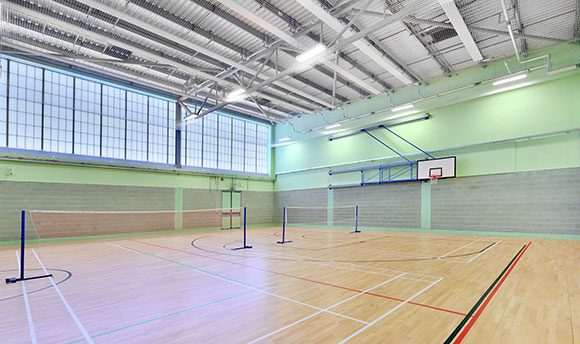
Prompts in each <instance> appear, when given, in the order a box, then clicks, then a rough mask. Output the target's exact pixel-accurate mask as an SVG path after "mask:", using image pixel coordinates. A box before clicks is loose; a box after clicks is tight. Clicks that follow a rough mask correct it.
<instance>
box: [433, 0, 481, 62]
mask: <svg viewBox="0 0 580 344" xmlns="http://www.w3.org/2000/svg"><path fill="white" fill-rule="evenodd" d="M439 3H440V4H441V7H442V8H443V11H445V14H446V15H447V18H449V20H450V21H451V24H453V28H454V29H455V31H456V32H457V35H459V38H460V39H461V41H462V42H463V45H464V46H465V49H467V52H468V53H469V56H471V59H472V60H473V61H475V62H479V61H481V60H483V55H481V51H479V48H478V47H477V44H476V43H475V40H474V39H473V36H471V33H470V32H469V29H468V28H467V24H465V20H464V19H463V17H462V16H461V12H459V9H458V8H457V6H456V5H455V0H439Z"/></svg>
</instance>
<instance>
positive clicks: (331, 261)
mask: <svg viewBox="0 0 580 344" xmlns="http://www.w3.org/2000/svg"><path fill="white" fill-rule="evenodd" d="M201 238H205V237H201ZM201 238H198V239H196V240H199V239H201ZM133 241H134V242H139V243H142V244H145V245H151V246H157V247H161V248H164V249H168V250H173V251H177V252H183V253H187V254H191V255H197V256H199V257H205V258H208V259H214V260H219V261H223V262H227V263H231V264H239V263H234V262H230V261H226V260H221V259H218V258H214V257H210V256H204V255H201V254H197V253H192V252H188V251H183V250H179V249H174V248H171V247H167V246H162V245H156V244H150V243H147V242H144V241H138V240H133ZM194 241H195V240H194ZM211 243H213V242H211ZM270 244H271V242H270ZM268 246H271V245H268ZM194 247H195V248H198V249H199V250H202V251H205V252H209V253H215V254H219V255H225V256H228V257H237V258H245V257H246V256H243V255H233V254H226V253H220V252H215V251H210V250H209V249H205V248H202V247H197V246H194ZM286 247H288V246H286ZM282 250H284V249H282ZM278 252H282V251H278ZM284 254H286V253H284ZM296 256H298V257H299V255H296ZM302 257H305V258H311V259H321V258H316V257H309V256H302ZM249 258H260V257H249ZM296 261H298V262H304V261H302V260H296ZM322 262H327V263H337V264H347V265H352V266H361V267H369V266H366V265H361V264H352V263H349V262H341V261H334V260H325V261H322ZM372 263H375V262H372ZM242 266H248V265H243V264H242ZM248 267H250V268H254V267H252V266H248ZM369 268H370V267H369ZM372 268H373V269H379V270H383V271H392V272H396V273H403V272H406V273H407V274H409V275H416V276H425V277H431V278H434V279H437V278H439V276H433V275H426V274H421V273H416V272H408V271H400V270H392V269H384V268H378V267H372ZM429 282H432V281H429Z"/></svg>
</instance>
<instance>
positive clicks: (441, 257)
mask: <svg viewBox="0 0 580 344" xmlns="http://www.w3.org/2000/svg"><path fill="white" fill-rule="evenodd" d="M479 240H480V239H477V240H475V241H472V242H470V243H468V244H465V245H463V246H461V247H459V248H456V249H455V250H453V251H451V252H447V253H445V254H444V255H442V256H440V257H439V258H437V260H440V259H443V258H445V257H447V256H448V255H450V254H452V253H455V252H457V251H459V250H461V249H462V248H466V247H467V246H470V245H473V244H475V243H476V242H478V241H479ZM463 262H464V263H465V261H463Z"/></svg>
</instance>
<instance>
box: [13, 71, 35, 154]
mask: <svg viewBox="0 0 580 344" xmlns="http://www.w3.org/2000/svg"><path fill="white" fill-rule="evenodd" d="M42 73H43V71H42V69H41V68H38V67H34V66H29V65H25V64H23V63H15V62H11V63H10V67H9V72H8V74H9V78H10V82H9V85H8V88H9V90H8V92H9V94H10V99H9V101H8V108H9V111H8V145H9V146H10V147H14V148H22V149H32V150H41V149H42V88H43V85H42V79H43V77H42Z"/></svg>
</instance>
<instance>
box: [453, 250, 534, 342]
mask: <svg viewBox="0 0 580 344" xmlns="http://www.w3.org/2000/svg"><path fill="white" fill-rule="evenodd" d="M531 244H532V242H531V241H530V242H529V243H528V246H526V248H525V249H524V250H523V251H522V253H521V254H520V255H519V257H518V258H517V259H516V260H515V262H514V263H513V264H512V266H511V267H510V268H509V270H508V271H507V272H506V273H505V275H503V277H502V279H501V280H500V281H499V282H498V284H497V285H496V286H495V288H493V290H492V291H491V294H489V297H488V298H487V299H485V301H484V302H483V304H482V305H481V307H479V309H478V310H477V312H476V313H475V315H473V317H472V318H471V320H470V321H469V323H468V324H467V325H466V326H465V328H464V329H463V332H461V334H460V335H459V336H458V337H457V339H456V340H455V344H459V343H461V342H462V341H463V338H465V336H466V335H467V332H469V330H470V329H471V327H473V324H475V322H476V321H477V319H478V318H479V316H480V315H481V313H483V310H484V309H485V307H486V306H487V305H488V304H489V301H491V299H492V298H493V296H494V295H495V293H496V292H497V291H498V289H499V287H501V285H502V284H503V281H505V279H506V278H507V277H508V276H509V274H510V273H511V272H512V270H513V268H514V266H516V264H517V263H518V261H519V260H520V258H522V256H523V255H524V253H526V250H527V249H528V247H530V245H531Z"/></svg>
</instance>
